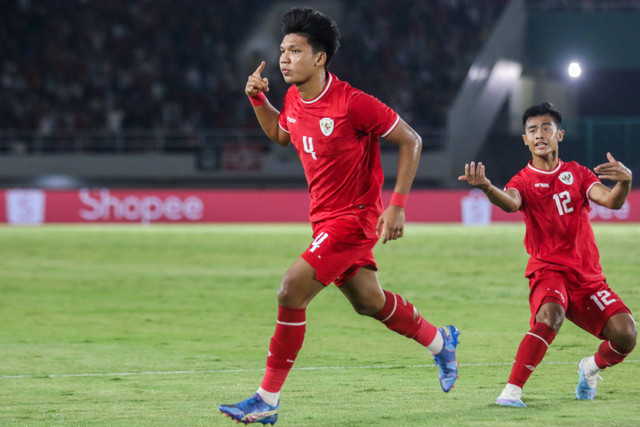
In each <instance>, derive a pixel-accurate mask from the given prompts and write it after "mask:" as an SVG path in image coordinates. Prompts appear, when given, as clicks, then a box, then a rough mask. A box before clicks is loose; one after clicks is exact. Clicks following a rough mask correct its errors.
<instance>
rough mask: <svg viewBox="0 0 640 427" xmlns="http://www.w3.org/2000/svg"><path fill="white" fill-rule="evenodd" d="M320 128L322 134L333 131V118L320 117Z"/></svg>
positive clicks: (329, 133) (326, 134)
mask: <svg viewBox="0 0 640 427" xmlns="http://www.w3.org/2000/svg"><path fill="white" fill-rule="evenodd" d="M320 130H321V131H322V133H323V134H324V136H329V135H331V132H333V120H332V119H330V118H328V117H325V118H324V119H321V120H320Z"/></svg>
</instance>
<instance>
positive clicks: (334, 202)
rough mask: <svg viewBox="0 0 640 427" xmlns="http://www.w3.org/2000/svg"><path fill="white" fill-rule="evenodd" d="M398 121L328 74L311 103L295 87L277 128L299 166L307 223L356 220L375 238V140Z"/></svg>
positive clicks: (378, 174)
mask: <svg viewBox="0 0 640 427" xmlns="http://www.w3.org/2000/svg"><path fill="white" fill-rule="evenodd" d="M399 120H400V118H399V116H398V114H397V113H396V112H395V111H393V110H392V109H391V108H389V107H388V106H386V105H385V104H383V103H382V102H380V101H379V100H377V99H376V98H374V97H372V96H370V95H367V94H366V93H364V92H362V91H360V90H358V89H355V88H353V87H351V86H350V85H349V84H348V83H346V82H343V81H341V80H339V79H338V78H337V77H336V76H335V74H333V73H327V84H326V86H325V88H324V90H323V91H322V93H321V94H320V95H318V96H317V97H316V98H314V99H312V100H308V101H307V100H303V99H302V98H301V97H300V93H299V92H298V88H297V87H296V86H295V85H292V86H291V87H290V88H289V90H288V91H287V94H286V95H285V98H284V102H283V106H282V110H281V111H280V117H279V125H280V127H281V128H282V129H283V130H284V131H285V132H288V133H289V135H290V137H291V142H292V143H293V146H294V147H295V149H296V151H297V152H298V155H299V156H300V160H301V161H302V166H303V168H304V173H305V176H306V178H307V183H308V186H309V194H310V197H311V206H310V212H309V217H310V219H311V221H312V222H318V221H322V220H325V219H329V218H335V217H338V216H341V215H356V216H357V217H358V218H360V220H361V221H364V222H365V224H366V225H367V227H365V231H366V233H367V234H368V235H371V234H373V235H375V224H376V222H377V219H378V216H379V215H380V214H381V213H382V210H383V209H382V200H381V191H382V183H383V180H384V175H383V172H382V166H381V165H380V145H379V144H380V143H379V140H378V137H379V136H382V137H384V136H387V135H388V134H389V133H391V131H392V130H393V129H394V128H395V127H396V125H397V124H398V122H399ZM372 224H373V227H374V229H373V230H372V229H371V225H372ZM363 225H364V224H363Z"/></svg>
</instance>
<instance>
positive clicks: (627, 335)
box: [616, 322, 638, 353]
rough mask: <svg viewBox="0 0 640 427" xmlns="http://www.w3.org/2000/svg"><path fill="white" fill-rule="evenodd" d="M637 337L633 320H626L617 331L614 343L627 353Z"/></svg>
mask: <svg viewBox="0 0 640 427" xmlns="http://www.w3.org/2000/svg"><path fill="white" fill-rule="evenodd" d="M637 339H638V330H637V329H636V325H635V323H634V322H628V323H626V324H625V326H624V327H623V328H622V330H621V331H620V332H619V334H618V337H617V340H616V344H617V345H618V346H619V347H621V348H623V349H624V350H625V351H626V352H627V353H631V351H632V350H633V349H634V348H635V346H636V342H637Z"/></svg>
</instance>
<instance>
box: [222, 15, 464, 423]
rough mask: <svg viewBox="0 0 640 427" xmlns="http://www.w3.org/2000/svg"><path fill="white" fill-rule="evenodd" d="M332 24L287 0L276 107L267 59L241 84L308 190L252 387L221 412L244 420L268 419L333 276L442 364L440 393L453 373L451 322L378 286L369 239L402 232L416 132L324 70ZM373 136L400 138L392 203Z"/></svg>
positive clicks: (366, 309) (358, 305) (361, 308)
mask: <svg viewBox="0 0 640 427" xmlns="http://www.w3.org/2000/svg"><path fill="white" fill-rule="evenodd" d="M339 36H340V33H339V30H338V27H337V26H336V24H335V22H334V21H333V20H332V19H331V18H330V17H328V16H326V15H323V14H322V13H320V12H317V11H315V10H313V9H309V8H298V9H292V10H291V11H289V12H288V13H286V14H285V15H284V17H283V21H282V43H281V45H280V70H281V72H282V75H283V76H284V80H285V82H287V83H289V84H291V87H290V88H289V90H288V91H287V93H286V95H285V98H284V102H283V106H282V110H281V111H278V110H277V109H275V108H274V107H273V106H272V105H271V104H270V103H269V101H268V100H267V99H266V96H265V92H268V91H269V85H268V83H269V82H268V80H267V79H266V78H263V77H261V73H262V71H263V70H264V66H265V63H264V62H262V63H261V64H260V65H259V66H258V68H257V69H256V71H255V72H254V73H253V74H252V75H251V76H249V78H248V81H247V84H246V87H245V92H246V94H247V95H248V97H249V100H250V101H251V103H252V105H253V106H254V111H255V114H256V116H257V118H258V121H259V122H260V126H261V127H262V129H263V131H264V132H265V134H266V135H267V136H268V137H269V138H271V139H272V140H273V141H275V142H276V143H278V144H279V145H282V146H286V145H288V144H290V143H292V144H293V146H294V147H295V149H296V151H297V153H298V155H299V156H300V160H301V162H302V165H303V167H304V171H305V176H306V179H307V183H308V188H309V194H310V198H311V206H310V213H309V216H310V220H311V223H312V229H313V241H312V242H311V244H310V245H309V247H308V248H307V249H306V250H305V251H304V252H303V253H302V255H301V256H300V257H299V258H298V259H297V260H295V261H294V263H293V264H292V265H291V267H289V269H288V271H287V272H286V273H285V275H284V278H283V279H282V282H281V283H280V289H279V291H278V317H277V322H276V329H275V333H274V335H273V337H272V339H271V343H270V346H269V353H268V356H267V366H266V372H265V374H264V377H263V380H262V383H261V385H260V387H259V388H258V390H257V392H256V393H255V394H254V395H253V396H251V397H249V398H248V399H246V400H244V401H242V402H238V403H236V404H233V405H221V406H220V411H221V412H223V413H224V414H226V415H228V416H230V417H232V418H233V419H235V420H237V421H240V422H244V423H249V422H260V423H263V424H266V423H269V424H273V423H275V421H276V420H277V416H278V415H277V411H278V406H279V394H280V390H281V389H282V386H283V384H284V382H285V379H286V377H287V374H288V373H289V371H290V370H291V367H292V366H293V363H294V361H295V359H296V355H297V354H298V351H299V350H300V348H301V347H302V342H303V339H304V333H305V324H306V315H305V310H306V307H307V305H308V304H309V303H310V302H311V300H312V299H313V298H314V297H315V296H316V295H317V294H318V293H319V292H320V291H321V290H322V289H324V288H325V287H326V286H328V285H329V284H331V283H332V282H333V283H335V284H336V286H338V288H339V289H340V291H342V293H343V294H344V295H345V296H346V298H347V299H348V300H349V302H351V304H352V305H353V308H354V309H355V311H356V312H357V313H358V314H361V315H366V316H371V317H373V318H374V319H377V320H379V321H380V322H382V323H383V324H384V325H385V326H386V327H387V328H389V329H391V330H393V331H395V332H397V333H399V334H401V335H404V336H406V337H408V338H411V339H414V340H415V341H417V342H418V343H419V344H421V345H422V346H424V347H426V348H427V349H428V350H429V351H430V352H431V353H432V354H433V355H434V359H435V361H436V364H438V366H439V368H440V374H439V377H440V384H441V386H442V389H443V390H444V391H445V392H448V391H449V390H450V389H451V387H453V384H454V382H455V380H456V378H457V374H458V364H457V361H456V354H455V350H456V346H457V344H458V334H459V331H458V330H457V329H456V328H455V327H454V326H447V327H445V328H437V327H435V326H433V325H432V324H430V323H429V322H427V321H426V320H425V319H424V318H423V317H422V316H421V315H420V314H419V313H418V310H417V309H415V308H414V306H413V305H412V304H411V303H410V302H409V301H407V300H406V299H405V298H403V297H401V296H399V295H397V294H394V293H392V292H389V291H387V290H384V289H382V287H381V286H380V283H379V282H378V278H377V275H376V270H377V267H376V263H375V259H374V256H373V251H372V249H373V247H374V246H375V244H376V242H377V241H378V240H379V237H380V236H381V237H382V243H386V242H387V241H391V240H396V239H399V238H401V237H402V236H403V233H404V222H405V213H404V206H405V201H406V198H407V195H408V194H409V189H410V188H411V184H412V182H413V178H414V176H415V172H416V170H417V167H418V161H419V159H420V152H421V149H422V141H421V138H420V136H419V135H418V134H417V133H416V132H415V131H414V130H413V129H412V128H411V127H410V126H409V125H408V124H407V123H405V122H404V121H403V120H402V119H401V118H400V117H399V116H398V114H397V113H396V112H395V111H393V110H392V109H391V108H389V107H388V106H386V105H385V104H383V103H382V102H380V101H379V100H377V99H376V98H374V97H372V96H370V95H368V94H366V93H363V92H362V91H360V90H358V89H355V88H353V87H351V86H350V85H349V84H348V83H346V82H343V81H341V80H339V79H338V77H337V76H336V75H335V74H333V73H331V72H329V71H328V70H327V65H328V64H329V62H330V61H331V58H332V57H333V55H334V53H335V52H336V50H337V48H338V46H339ZM379 137H384V138H386V139H387V140H388V141H390V142H391V143H393V144H396V145H397V146H398V147H399V159H398V175H397V180H396V183H395V188H394V193H393V196H392V198H391V202H390V205H389V206H388V207H387V208H386V209H384V206H383V203H382V199H381V191H382V182H383V173H382V167H381V165H380V147H379V139H378V138H379Z"/></svg>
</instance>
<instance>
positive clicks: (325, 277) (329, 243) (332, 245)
mask: <svg viewBox="0 0 640 427" xmlns="http://www.w3.org/2000/svg"><path fill="white" fill-rule="evenodd" d="M313 238H314V240H313V242H312V243H311V245H310V246H309V248H308V249H307V250H306V251H304V252H303V253H302V255H301V256H302V258H303V259H304V260H305V261H307V262H308V263H309V264H311V266H312V267H313V268H314V269H315V271H316V279H317V280H318V281H319V282H320V283H322V284H323V285H325V286H327V285H329V284H330V283H331V282H335V284H336V286H340V285H342V284H343V283H344V282H346V281H347V280H349V279H351V278H352V277H353V276H355V274H356V273H357V272H358V270H359V269H360V267H367V268H370V269H372V270H378V267H377V266H376V261H375V259H374V258H373V247H374V246H375V245H376V242H377V241H378V238H377V237H376V238H370V237H367V236H366V235H365V232H364V229H363V228H362V225H361V223H360V221H359V220H358V219H357V218H356V217H353V218H351V217H342V218H336V219H329V220H326V221H321V222H319V223H316V224H313Z"/></svg>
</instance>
